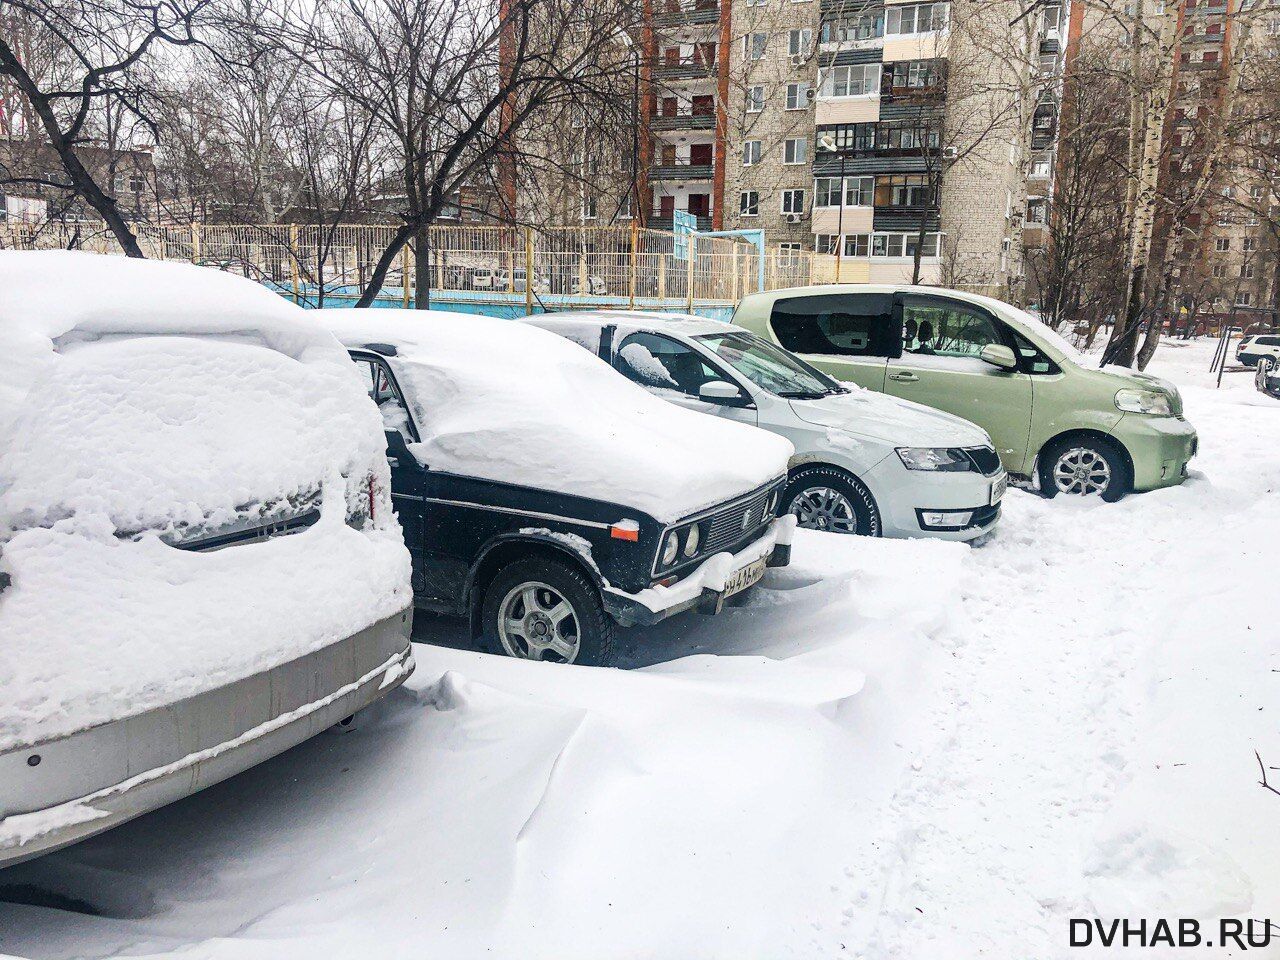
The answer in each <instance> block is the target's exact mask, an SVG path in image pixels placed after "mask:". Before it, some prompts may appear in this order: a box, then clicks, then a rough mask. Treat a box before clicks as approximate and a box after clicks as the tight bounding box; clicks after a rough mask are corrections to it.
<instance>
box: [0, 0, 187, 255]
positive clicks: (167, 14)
mask: <svg viewBox="0 0 1280 960" xmlns="http://www.w3.org/2000/svg"><path fill="white" fill-rule="evenodd" d="M210 2H211V0H152V2H147V0H0V22H3V23H5V24H6V25H7V26H8V27H9V30H8V32H7V33H6V34H4V35H0V78H3V79H4V80H5V81H6V83H7V84H8V85H9V86H10V87H11V88H12V89H13V90H15V91H16V93H17V95H18V97H20V98H21V100H22V102H23V109H24V110H25V111H26V112H27V113H28V114H29V116H30V118H31V121H32V127H31V129H30V130H29V131H28V135H29V136H31V137H36V136H38V137H39V139H40V140H41V141H42V142H44V143H46V144H47V145H48V147H49V149H51V150H52V151H53V153H54V154H55V155H56V156H57V158H58V161H59V164H60V166H61V172H62V174H64V175H65V180H53V179H50V178H48V177H40V179H41V180H42V181H43V185H47V186H49V187H52V188H55V189H63V190H66V191H69V192H70V193H72V194H74V195H75V196H77V197H79V198H81V199H83V200H84V202H85V203H87V204H88V205H89V206H91V207H92V208H93V209H94V210H95V211H97V213H98V214H99V216H101V217H102V219H103V220H104V221H105V222H106V224H107V227H108V229H110V231H111V233H112V234H113V235H114V236H115V239H116V241H117V242H118V243H119V244H120V246H121V248H122V249H123V250H124V252H125V253H126V254H128V255H129V256H131V257H141V256H142V255H143V253H142V249H141V247H139V245H138V241H137V237H136V236H135V235H134V232H133V230H132V229H131V228H130V227H129V224H128V221H127V219H126V217H125V216H124V215H123V214H122V213H121V211H120V209H119V205H118V203H117V198H116V197H115V195H114V191H113V188H112V186H111V184H110V183H102V182H99V181H100V180H101V179H103V178H102V174H101V173H100V172H98V171H94V170H91V169H90V167H89V165H88V164H86V163H85V162H84V160H83V159H82V158H81V156H80V150H81V148H82V147H83V146H85V145H86V144H88V143H89V142H90V141H91V140H93V139H95V138H101V137H102V136H103V134H104V133H106V132H107V129H106V128H107V125H109V124H121V123H137V124H140V125H141V126H142V127H144V128H151V127H152V126H153V121H152V117H151V112H152V109H153V107H154V96H153V93H154V90H155V80H154V75H153V73H152V68H153V66H154V58H155V56H156V54H157V53H158V51H159V50H160V49H161V48H163V47H165V46H166V45H168V46H177V47H184V46H191V45H193V44H195V43H196V42H197V40H196V34H195V27H196V20H197V17H199V16H200V14H201V13H202V11H203V10H204V9H205V8H206V6H207V5H208V4H209V3H210ZM37 48H39V49H41V50H42V51H44V53H45V55H46V56H47V62H45V63H43V64H40V65H39V69H37V68H36V66H35V65H33V64H28V63H27V62H25V61H26V60H27V59H28V58H29V53H30V51H31V50H33V49H37ZM117 132H118V129H117ZM37 176H39V175H38V174H37Z"/></svg>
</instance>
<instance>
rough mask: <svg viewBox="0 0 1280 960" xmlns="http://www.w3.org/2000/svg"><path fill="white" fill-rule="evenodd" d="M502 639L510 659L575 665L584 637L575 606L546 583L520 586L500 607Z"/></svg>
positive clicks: (531, 583)
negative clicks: (516, 658) (517, 658)
mask: <svg viewBox="0 0 1280 960" xmlns="http://www.w3.org/2000/svg"><path fill="white" fill-rule="evenodd" d="M498 639H499V640H500V641H501V643H502V647H503V650H504V651H505V652H506V653H507V655H508V656H512V657H519V658H520V659H523V660H551V661H554V662H557V663H573V662H574V661H575V660H576V659H577V658H578V651H579V649H580V648H581V645H582V636H581V632H580V630H579V627H578V615H577V612H576V611H575V610H574V609H573V605H572V604H571V603H569V601H568V600H566V599H565V598H564V596H563V595H562V594H560V592H559V591H557V590H554V589H552V588H551V587H549V586H547V584H545V583H541V582H536V581H530V582H528V583H518V584H516V585H515V586H514V587H512V588H511V589H510V590H508V591H507V595H506V596H505V597H503V598H502V604H501V605H500V606H499V607H498Z"/></svg>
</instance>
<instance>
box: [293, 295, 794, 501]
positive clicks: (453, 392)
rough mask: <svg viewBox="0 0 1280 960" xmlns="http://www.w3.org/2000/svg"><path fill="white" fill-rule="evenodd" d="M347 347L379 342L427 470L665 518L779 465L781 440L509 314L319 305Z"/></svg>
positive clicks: (736, 489) (729, 494)
mask: <svg viewBox="0 0 1280 960" xmlns="http://www.w3.org/2000/svg"><path fill="white" fill-rule="evenodd" d="M317 313H319V314H321V315H322V316H321V318H322V320H323V322H324V323H325V324H326V325H327V326H328V327H329V328H330V329H331V330H333V331H334V332H335V333H336V334H337V335H338V338H339V339H340V340H342V341H343V342H344V343H346V344H347V345H348V346H351V347H359V346H362V345H364V344H368V343H374V344H379V343H381V344H390V345H393V346H394V347H395V348H396V355H395V356H394V357H391V358H390V360H389V362H390V363H391V366H392V369H393V370H394V371H395V373H396V376H397V378H398V379H399V380H400V382H401V386H402V387H403V388H404V390H405V392H406V393H407V394H408V401H409V406H410V409H411V410H412V413H413V417H414V420H415V422H416V423H417V427H418V432H419V434H420V435H421V442H420V443H416V444H413V445H411V450H412V451H413V453H414V455H415V456H416V457H418V459H419V460H420V461H421V462H422V463H424V464H426V465H427V466H428V467H430V468H432V469H434V470H443V471H445V472H449V473H457V474H461V475H464V476H471V477H479V478H481V479H486V480H495V481H500V482H504V483H513V484H519V485H522V486H527V487H533V488H536V489H540V490H549V491H553V492H555V493H563V494H568V495H571V496H580V497H589V498H591V499H595V500H603V501H607V502H612V503H617V504H618V505H620V506H623V507H630V508H632V509H635V510H639V511H643V512H644V513H647V514H649V515H650V516H652V517H653V518H654V519H656V520H658V521H660V522H669V521H671V520H675V519H678V518H680V517H682V516H686V515H688V514H689V513H692V512H694V511H696V510H701V509H703V508H705V507H709V506H712V505H714V504H717V503H721V502H723V501H725V500H729V499H732V498H733V497H736V496H739V495H740V494H743V493H745V492H747V491H749V490H754V489H756V488H757V487H760V486H762V485H764V484H766V483H768V482H769V481H771V480H773V479H775V478H777V477H779V476H782V475H783V474H785V473H786V470H787V462H788V460H789V459H790V457H791V455H792V453H793V452H794V451H793V448H792V446H791V443H790V442H789V441H787V440H785V439H784V438H782V437H778V436H776V435H774V434H771V433H766V432H765V431H763V430H757V429H756V428H754V427H750V426H746V425H745V424H740V423H734V422H732V421H727V420H718V419H716V418H714V417H708V416H705V415H704V414H701V413H695V412H693V411H691V410H685V409H683V408H681V407H677V406H675V405H673V404H670V403H667V402H665V401H663V400H660V399H658V398H657V397H654V396H651V395H650V394H649V393H648V392H646V391H645V390H643V389H642V388H641V387H639V386H637V385H636V384H634V383H632V382H631V381H630V380H628V379H627V378H626V377H624V376H622V375H621V374H619V373H618V372H617V371H615V370H614V369H613V368H612V367H610V366H609V365H608V364H607V363H605V362H604V361H603V360H601V359H600V358H599V357H596V356H593V355H591V354H590V353H588V352H587V351H586V350H583V349H582V347H580V346H579V345H578V344H576V343H574V342H572V341H570V340H566V339H565V338H564V337H562V336H559V335H557V334H554V333H550V332H548V331H546V330H542V329H539V328H537V327H533V326H530V325H528V324H523V323H514V322H512V321H510V320H498V319H494V318H492V317H482V316H475V315H472V314H451V313H445V312H442V311H434V310H433V311H428V312H419V311H412V310H350V309H339V310H321V311H317Z"/></svg>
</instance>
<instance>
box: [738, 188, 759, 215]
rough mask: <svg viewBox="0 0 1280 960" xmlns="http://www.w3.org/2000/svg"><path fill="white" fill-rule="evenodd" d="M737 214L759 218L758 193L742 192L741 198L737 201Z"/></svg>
mask: <svg viewBox="0 0 1280 960" xmlns="http://www.w3.org/2000/svg"><path fill="white" fill-rule="evenodd" d="M738 213H739V214H741V215H742V216H744V217H758V216H760V192H759V191H758V190H743V191H742V196H741V197H740V198H739V199H738Z"/></svg>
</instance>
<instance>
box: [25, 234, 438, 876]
mask: <svg viewBox="0 0 1280 960" xmlns="http://www.w3.org/2000/svg"><path fill="white" fill-rule="evenodd" d="M0 316H3V318H4V320H3V323H0V367H3V369H4V383H3V388H0V676H2V677H3V680H2V681H0V866H4V865H6V864H9V863H15V862H17V861H20V860H24V859H27V858H29V857H33V856H36V855H37V854H40V853H44V852H47V851H49V850H54V849H56V848H58V847H62V846H65V845H66V844H69V843H72V842H74V841H77V840H80V839H82V838H84V837H88V836H90V835H92V834H95V833H99V832H101V831H103V830H106V829H108V828H110V827H113V826H115V825H117V824H119V823H123V822H124V821H126V820H129V819H131V818H133V817H136V816H138V815H139V814H142V813H146V812H147V811H149V810H152V809H155V808H156V807H159V806H162V805H163V804H166V803H169V802H170V801H173V800H176V799H179V798H180V797H184V796H187V795H188V794H191V793H194V792H196V791H197V790H200V789H203V788H204V787H207V786H209V785H210V784H213V783H217V782H218V781H219V780H222V779H224V778H226V777H229V776H232V775H234V774H237V773H239V772H240V771H242V770H245V769H246V768H248V767H251V766H253V765H254V764H256V763H259V762H260V761H262V760H265V759H267V758H269V757H271V756H274V755H275V754H278V753H280V752H281V751H283V750H286V749H288V748H289V747H291V746H293V745H294V744H296V743H299V742H300V741H302V740H305V739H307V738H308V737H310V736H312V735H313V734H315V733H317V732H319V731H321V730H324V729H325V728H327V727H330V726H332V725H334V724H335V723H337V722H339V721H341V720H343V719H344V718H346V717H349V716H351V715H352V714H354V713H356V712H357V711H358V710H360V709H361V708H363V707H365V706H367V705H368V704H370V703H372V702H373V701H375V700H377V699H379V698H381V697H383V696H385V695H386V694H387V693H388V691H390V690H392V689H394V688H395V687H396V686H397V685H398V684H399V683H401V682H402V681H403V680H404V678H405V677H406V676H407V675H408V674H409V673H410V672H411V671H412V669H413V657H412V654H411V653H410V644H409V633H410V628H411V615H412V607H411V602H412V594H411V590H410V584H409V570H410V565H409V557H408V555H407V553H406V551H405V548H404V545H403V542H402V539H401V535H400V530H399V527H398V526H397V524H396V523H395V520H394V518H393V515H392V512H391V499H390V496H389V486H390V482H389V481H390V474H389V471H388V468H387V464H386V458H385V454H384V452H383V443H382V433H381V429H380V421H379V417H378V412H377V410H376V409H375V407H374V406H373V405H372V404H371V403H369V401H368V399H367V397H365V396H364V394H363V391H362V389H361V385H360V383H359V380H358V378H357V377H356V376H355V375H354V374H353V372H352V371H351V368H350V363H349V360H348V358H347V356H346V353H345V352H344V351H343V349H342V348H341V347H340V346H339V344H338V343H337V342H336V341H335V340H334V338H333V337H332V335H330V334H329V333H327V332H325V331H324V330H322V329H320V328H319V327H318V326H317V325H315V324H314V323H313V322H312V321H310V320H309V319H308V317H307V314H306V312H304V311H303V310H301V309H299V308H297V307H294V306H293V305H291V304H289V303H288V302H287V301H285V300H284V299H282V298H280V297H278V296H277V295H275V294H274V293H271V292H270V291H268V290H267V289H266V288H264V287H262V286H259V285H258V284H255V283H252V282H251V281H248V280H245V279H243V278H237V277H235V276H232V275H230V274H225V273H219V272H218V271H215V270H211V269H206V268H201V267H196V266H191V265H186V264H181V265H180V264H166V263H156V262H152V261H139V260H129V259H126V258H124V257H106V256H101V257H100V256H93V255H90V254H82V253H68V252H57V253H0Z"/></svg>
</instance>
